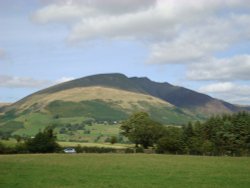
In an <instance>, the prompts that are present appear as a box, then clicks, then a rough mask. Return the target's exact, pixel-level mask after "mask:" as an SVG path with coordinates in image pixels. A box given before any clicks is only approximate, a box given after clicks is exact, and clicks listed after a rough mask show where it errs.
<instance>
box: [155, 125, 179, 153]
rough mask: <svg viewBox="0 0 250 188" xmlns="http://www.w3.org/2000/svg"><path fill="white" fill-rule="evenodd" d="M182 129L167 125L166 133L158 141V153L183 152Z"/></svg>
mask: <svg viewBox="0 0 250 188" xmlns="http://www.w3.org/2000/svg"><path fill="white" fill-rule="evenodd" d="M181 137H182V129H180V128H178V127H167V128H166V131H165V134H164V136H163V137H162V138H160V139H159V140H158V142H157V152H158V153H178V152H179V153H181Z"/></svg>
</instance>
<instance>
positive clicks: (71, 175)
mask: <svg viewBox="0 0 250 188" xmlns="http://www.w3.org/2000/svg"><path fill="white" fill-rule="evenodd" d="M0 169H1V173H0V180H1V181H0V187H15V188H19V187H20V188H21V187H29V188H32V187H36V188H39V187H42V188H46V187H51V188H52V187H53V188H56V187H60V188H63V187H88V188H91V187H98V188H105V187H107V188H111V187H119V188H125V187H128V188H131V187H138V188H141V187H143V188H152V187H164V188H165V187H172V188H175V187H191V188H192V187H194V188H197V187H199V188H202V187H213V188H216V187H218V188H222V187H226V188H230V187H238V188H248V187H250V158H247V157H240V158H236V157H202V156H178V155H156V154H69V155H67V154H36V155H28V154H26V155H0Z"/></svg>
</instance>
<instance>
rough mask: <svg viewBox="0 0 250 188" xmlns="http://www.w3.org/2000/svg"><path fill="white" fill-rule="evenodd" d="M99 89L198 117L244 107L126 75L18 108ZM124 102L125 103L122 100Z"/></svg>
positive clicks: (61, 87) (90, 80)
mask: <svg viewBox="0 0 250 188" xmlns="http://www.w3.org/2000/svg"><path fill="white" fill-rule="evenodd" d="M93 86H99V87H104V88H114V89H118V90H123V91H129V92H134V93H140V94H144V95H149V96H153V97H156V98H159V99H162V100H163V101H165V102H167V103H170V104H172V105H174V106H176V107H179V108H182V109H187V110H191V111H193V112H195V113H197V112H200V113H203V114H205V113H206V114H208V115H211V114H215V113H226V112H235V111H239V110H241V108H240V107H238V106H235V105H232V104H230V103H227V102H224V101H221V100H218V99H214V98H212V97H210V96H208V95H205V94H202V93H198V92H195V91H192V90H190V89H186V88H184V87H178V86H173V85H171V84H169V83H166V82H165V83H158V82H154V81H151V80H150V79H148V78H145V77H144V78H138V77H132V78H128V77H126V76H125V75H123V74H118V73H115V74H99V75H93V76H88V77H83V78H80V79H76V80H72V81H69V82H65V83H61V84H58V85H56V86H52V87H50V88H47V89H44V90H41V91H39V92H37V93H34V94H32V95H30V96H28V97H26V98H24V99H22V100H20V101H18V102H17V103H15V104H14V106H19V105H22V104H25V102H26V101H29V100H30V99H31V98H33V97H34V96H40V95H50V94H53V93H57V92H61V91H65V90H69V89H74V88H85V87H93ZM122 100H123V99H122Z"/></svg>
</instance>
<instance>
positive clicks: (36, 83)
mask: <svg viewBox="0 0 250 188" xmlns="http://www.w3.org/2000/svg"><path fill="white" fill-rule="evenodd" d="M50 84H51V82H50V81H47V80H36V79H33V78H28V77H16V76H9V75H0V87H5V88H41V87H46V86H48V85H50Z"/></svg>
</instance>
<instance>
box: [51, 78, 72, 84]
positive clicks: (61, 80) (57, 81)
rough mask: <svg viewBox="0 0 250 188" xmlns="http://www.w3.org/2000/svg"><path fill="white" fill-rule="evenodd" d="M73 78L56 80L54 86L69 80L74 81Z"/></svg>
mask: <svg viewBox="0 0 250 188" xmlns="http://www.w3.org/2000/svg"><path fill="white" fill-rule="evenodd" d="M74 79H75V78H74V77H62V78H60V79H58V80H56V81H55V83H56V84H59V83H63V82H68V81H70V80H74Z"/></svg>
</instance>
